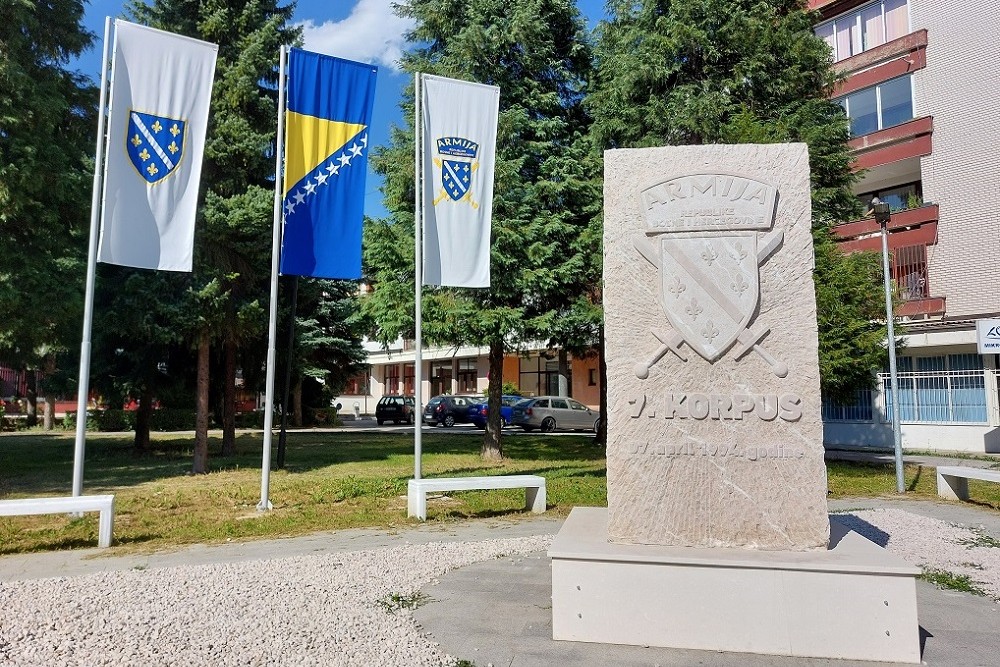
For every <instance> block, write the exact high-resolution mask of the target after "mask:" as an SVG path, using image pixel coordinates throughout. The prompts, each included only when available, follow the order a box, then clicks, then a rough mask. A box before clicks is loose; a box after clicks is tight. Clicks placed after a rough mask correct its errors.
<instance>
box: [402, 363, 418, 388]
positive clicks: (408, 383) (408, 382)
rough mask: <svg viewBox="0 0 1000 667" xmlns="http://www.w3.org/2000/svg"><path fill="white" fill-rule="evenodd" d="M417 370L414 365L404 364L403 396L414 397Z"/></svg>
mask: <svg viewBox="0 0 1000 667" xmlns="http://www.w3.org/2000/svg"><path fill="white" fill-rule="evenodd" d="M414 373H416V369H415V368H414V367H413V364H403V395H404V396H413V393H414V392H413V384H414V382H413V379H414V377H416V376H415V375H414Z"/></svg>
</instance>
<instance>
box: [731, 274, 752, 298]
mask: <svg viewBox="0 0 1000 667" xmlns="http://www.w3.org/2000/svg"><path fill="white" fill-rule="evenodd" d="M729 286H730V287H731V288H732V289H733V291H734V292H736V293H737V294H743V292H746V291H747V290H748V289H750V285H748V284H747V281H746V280H744V279H743V276H737V278H736V280H734V281H733V282H731V283H729Z"/></svg>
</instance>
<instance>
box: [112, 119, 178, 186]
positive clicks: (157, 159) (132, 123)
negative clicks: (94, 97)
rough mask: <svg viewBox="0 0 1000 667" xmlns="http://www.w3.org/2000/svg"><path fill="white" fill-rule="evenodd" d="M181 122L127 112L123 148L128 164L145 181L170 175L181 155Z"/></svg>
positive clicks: (155, 180) (155, 181) (158, 179)
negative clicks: (126, 154)
mask: <svg viewBox="0 0 1000 667" xmlns="http://www.w3.org/2000/svg"><path fill="white" fill-rule="evenodd" d="M184 126H185V122H184V121H182V120H177V119H174V118H165V117H163V116H154V115H153V114H148V113H140V112H138V111H130V112H129V119H128V136H127V138H126V141H125V150H126V152H127V153H128V157H129V160H131V162H132V166H133V167H135V169H136V171H137V172H139V175H140V176H142V177H143V179H145V180H146V182H147V183H158V182H160V181H161V180H163V179H164V178H166V177H167V176H168V175H170V174H171V173H172V172H173V171H174V170H175V169H176V168H177V165H179V164H180V162H181V158H182V157H183V156H184Z"/></svg>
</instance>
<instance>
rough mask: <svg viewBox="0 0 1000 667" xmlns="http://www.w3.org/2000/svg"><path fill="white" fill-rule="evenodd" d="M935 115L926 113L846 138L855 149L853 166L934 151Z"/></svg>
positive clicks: (870, 166) (871, 165)
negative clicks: (919, 116)
mask: <svg viewBox="0 0 1000 667" xmlns="http://www.w3.org/2000/svg"><path fill="white" fill-rule="evenodd" d="M933 132H934V118H933V117H931V116H924V117H922V118H914V119H913V120H910V121H907V122H905V123H901V124H899V125H894V126H893V127H888V128H886V129H884V130H878V131H877V132H871V133H869V134H865V135H862V136H860V137H855V138H854V139H851V140H850V141H848V142H847V146H848V147H849V148H850V149H851V151H852V152H853V153H854V163H853V165H852V166H853V168H854V170H855V171H858V170H861V169H874V168H876V167H881V166H883V165H887V164H892V163H893V162H899V161H901V160H906V159H909V158H913V157H923V156H925V155H930V154H931V135H932V133H933Z"/></svg>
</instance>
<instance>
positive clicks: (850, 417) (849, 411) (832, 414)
mask: <svg viewBox="0 0 1000 667" xmlns="http://www.w3.org/2000/svg"><path fill="white" fill-rule="evenodd" d="M823 421H827V422H831V421H832V422H870V421H872V390H871V389H859V390H858V391H856V392H855V393H854V400H853V401H851V402H850V403H834V402H832V401H827V400H824V401H823Z"/></svg>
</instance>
